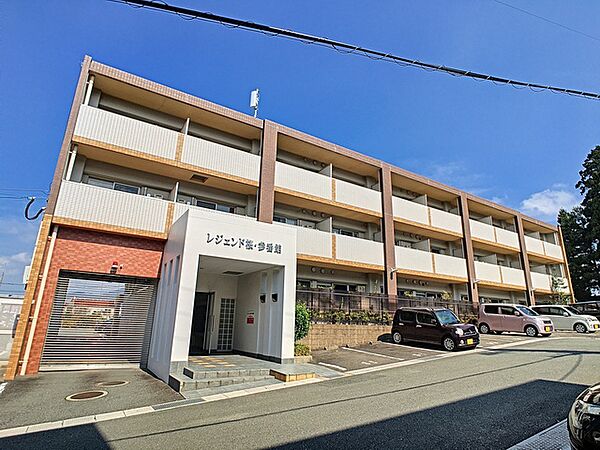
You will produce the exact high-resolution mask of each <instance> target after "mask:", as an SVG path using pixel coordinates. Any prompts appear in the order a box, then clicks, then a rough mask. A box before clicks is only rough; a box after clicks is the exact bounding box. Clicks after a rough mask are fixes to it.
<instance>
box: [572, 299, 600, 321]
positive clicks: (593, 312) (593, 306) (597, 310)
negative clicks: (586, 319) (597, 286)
mask: <svg viewBox="0 0 600 450" xmlns="http://www.w3.org/2000/svg"><path fill="white" fill-rule="evenodd" d="M569 306H572V307H573V308H575V309H576V310H577V311H579V313H580V314H585V315H587V316H594V317H596V318H597V319H599V320H600V301H595V302H577V303H572V304H570V305H569Z"/></svg>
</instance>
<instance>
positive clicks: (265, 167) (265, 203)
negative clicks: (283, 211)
mask: <svg viewBox="0 0 600 450" xmlns="http://www.w3.org/2000/svg"><path fill="white" fill-rule="evenodd" d="M260 156H261V158H260V180H259V186H258V199H257V202H258V205H257V211H256V218H257V220H258V221H260V222H266V223H272V222H273V208H274V207H275V161H276V158H277V127H276V125H275V124H274V123H273V122H270V121H268V120H264V121H263V132H262V139H261V152H260Z"/></svg>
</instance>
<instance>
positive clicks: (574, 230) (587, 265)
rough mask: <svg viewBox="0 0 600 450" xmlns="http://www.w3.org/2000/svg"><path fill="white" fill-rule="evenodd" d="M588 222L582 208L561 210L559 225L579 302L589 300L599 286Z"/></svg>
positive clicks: (575, 293) (574, 290) (574, 291)
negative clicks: (594, 289)
mask: <svg viewBox="0 0 600 450" xmlns="http://www.w3.org/2000/svg"><path fill="white" fill-rule="evenodd" d="M587 222H588V221H587V218H586V217H585V215H584V213H583V207H581V206H576V207H575V208H573V209H572V210H571V211H565V210H564V209H561V210H560V212H559V213H558V224H559V225H560V227H561V230H562V233H563V240H564V243H565V250H566V253H567V260H568V262H569V268H570V272H571V282H572V284H573V295H574V297H575V298H576V299H578V300H586V299H589V298H590V297H591V295H592V288H593V287H594V286H597V285H598V272H597V270H595V269H594V268H595V267H596V266H595V261H594V259H593V255H592V251H591V250H592V249H591V240H590V238H589V235H588V228H587Z"/></svg>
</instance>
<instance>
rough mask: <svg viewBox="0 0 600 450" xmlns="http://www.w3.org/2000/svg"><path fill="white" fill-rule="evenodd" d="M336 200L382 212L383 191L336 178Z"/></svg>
mask: <svg viewBox="0 0 600 450" xmlns="http://www.w3.org/2000/svg"><path fill="white" fill-rule="evenodd" d="M334 183H335V200H336V201H337V202H339V203H344V204H346V205H350V206H355V207H357V208H361V209H366V210H370V211H374V212H377V213H380V214H381V193H380V192H379V191H375V190H373V189H369V188H366V187H363V186H358V185H356V184H352V183H348V182H346V181H343V180H336V179H334Z"/></svg>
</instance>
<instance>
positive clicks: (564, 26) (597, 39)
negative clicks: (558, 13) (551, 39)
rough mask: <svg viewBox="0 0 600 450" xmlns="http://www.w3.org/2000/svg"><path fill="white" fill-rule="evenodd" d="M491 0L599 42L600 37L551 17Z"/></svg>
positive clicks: (498, 0) (497, 0)
mask: <svg viewBox="0 0 600 450" xmlns="http://www.w3.org/2000/svg"><path fill="white" fill-rule="evenodd" d="M493 1H494V2H496V3H498V4H499V5H503V6H506V7H508V8H512V9H514V10H516V11H520V12H522V13H524V14H527V15H528V16H532V17H535V18H536V19H540V20H543V21H544V22H548V23H550V24H552V25H556V26H558V27H561V28H564V29H565V30H568V31H571V32H573V33H577V34H580V35H581V36H585V37H587V38H590V39H593V40H595V41H598V42H600V38H597V37H596V36H592V35H591V34H587V33H584V32H583V31H579V30H576V29H575V28H571V27H569V26H567V25H563V24H562V23H559V22H555V21H554V20H551V19H548V18H546V17H543V16H540V15H538V14H535V13H532V12H531V11H527V10H525V9H522V8H519V7H518V6H515V5H511V4H510V3H506V2H503V1H502V0H493Z"/></svg>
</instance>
